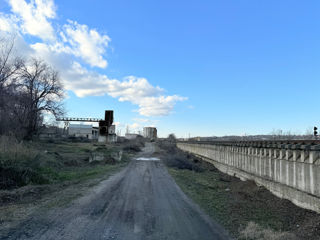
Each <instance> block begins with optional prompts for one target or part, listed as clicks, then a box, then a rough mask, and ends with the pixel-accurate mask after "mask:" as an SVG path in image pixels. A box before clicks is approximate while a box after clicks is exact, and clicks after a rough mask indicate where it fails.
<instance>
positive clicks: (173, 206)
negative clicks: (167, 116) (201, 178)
mask: <svg viewBox="0 0 320 240" xmlns="http://www.w3.org/2000/svg"><path fill="white" fill-rule="evenodd" d="M153 151H154V146H153V145H152V144H147V145H146V148H145V149H144V151H143V154H141V155H140V156H138V157H137V158H136V159H134V160H132V162H130V164H129V165H128V167H127V168H125V169H124V170H122V171H121V172H119V173H117V174H115V175H114V176H112V177H110V178H109V179H107V180H105V181H102V182H101V183H100V184H99V185H97V186H95V187H93V188H92V189H91V190H90V191H89V192H88V193H86V195H85V196H83V197H81V198H79V199H76V200H74V201H73V202H72V203H70V204H68V206H65V207H60V208H55V209H51V210H48V211H45V212H42V213H38V214H36V215H34V216H33V217H31V218H30V219H28V220H27V221H24V222H23V223H22V224H20V226H19V227H18V228H16V229H12V230H11V231H10V232H9V233H6V234H5V235H1V234H0V238H1V239H43V240H45V239H55V240H56V239H117V240H136V239H137V240H138V239H139V240H149V239H154V240H157V239H159V240H162V239H166V240H170V239H172V240H173V239H174V240H179V239H181V240H191V239H194V240H207V239H208V240H209V239H210V240H213V239H222V240H223V239H229V237H228V236H227V234H226V233H225V232H224V230H223V229H222V228H221V227H220V226H219V225H217V224H216V223H214V222H212V220H210V219H209V218H208V217H207V215H205V214H204V213H203V212H202V211H201V210H200V209H199V208H198V207H197V206H196V205H195V204H194V203H192V202H191V200H190V199H189V198H187V197H186V196H185V194H184V193H183V192H182V191H181V190H180V188H179V187H178V186H177V185H176V183H175V182H174V180H173V179H172V178H171V176H170V175H169V174H168V172H167V170H166V168H165V167H164V165H163V163H162V162H161V160H159V159H157V158H152V153H153Z"/></svg>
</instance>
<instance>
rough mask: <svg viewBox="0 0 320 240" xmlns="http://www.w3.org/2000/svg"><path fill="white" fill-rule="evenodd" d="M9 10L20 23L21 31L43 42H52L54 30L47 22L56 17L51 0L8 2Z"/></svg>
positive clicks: (15, 0) (12, 0) (13, 0)
mask: <svg viewBox="0 0 320 240" xmlns="http://www.w3.org/2000/svg"><path fill="white" fill-rule="evenodd" d="M9 4H10V5H11V10H12V12H13V13H14V14H15V16H16V17H17V18H18V20H19V21H20V22H21V30H22V31H23V32H24V33H28V34H30V35H33V36H37V37H39V38H41V39H44V40H54V39H55V33H54V29H53V27H52V25H51V23H50V22H49V19H53V18H55V16H56V13H55V10H56V7H55V5H54V1H53V0H32V1H31V2H30V3H27V2H26V1H24V0H9Z"/></svg>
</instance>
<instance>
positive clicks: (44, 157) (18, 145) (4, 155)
mask: <svg viewBox="0 0 320 240" xmlns="http://www.w3.org/2000/svg"><path fill="white" fill-rule="evenodd" d="M120 152H121V154H120ZM120 155H121V156H122V158H121V160H120V158H119V156H120ZM128 159H129V154H128V153H126V152H123V150H122V148H121V147H120V146H114V145H97V146H96V145H95V144H93V143H82V142H67V141H59V142H57V141H56V142H50V141H49V142H48V141H35V142H19V141H17V140H16V139H14V138H12V137H6V136H0V189H11V188H16V187H21V186H25V185H28V184H48V183H57V182H63V181H73V180H80V181H81V180H83V179H89V178H92V177H95V176H97V175H99V174H103V173H105V172H106V171H109V170H112V169H117V168H118V167H119V166H121V165H123V164H125V163H126V161H127V160H128ZM118 165H119V166H118Z"/></svg>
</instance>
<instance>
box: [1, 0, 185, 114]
mask: <svg viewBox="0 0 320 240" xmlns="http://www.w3.org/2000/svg"><path fill="white" fill-rule="evenodd" d="M8 4H9V6H10V7H11V13H1V12H0V34H1V35H2V36H5V35H10V34H11V35H12V34H14V35H15V42H16V48H17V50H18V51H19V52H20V53H23V54H25V55H31V56H34V57H38V58H41V59H44V60H45V61H47V62H48V63H49V64H51V65H52V66H53V67H54V68H55V69H56V70H58V71H59V72H60V75H61V78H62V80H63V83H64V86H65V88H66V89H67V90H70V91H73V92H74V93H75V94H76V95H77V96H78V97H87V96H102V95H106V94H107V95H109V96H111V97H113V98H117V99H118V100H119V101H120V102H123V101H128V102H131V103H133V104H135V105H137V106H138V109H137V112H138V113H139V114H140V115H143V116H147V117H149V116H166V115H168V114H170V113H171V112H172V111H173V109H174V106H175V104H176V103H177V102H179V101H185V100H187V98H186V97H182V96H179V95H165V94H164V89H162V88H160V87H159V86H152V85H151V84H150V83H149V82H148V80H147V79H145V78H141V77H135V76H127V77H124V78H123V79H122V80H118V79H111V78H109V77H108V76H107V75H105V74H100V73H97V72H95V71H94V70H93V68H101V69H106V68H107V66H108V61H107V60H106V58H105V53H106V50H107V48H108V46H109V43H110V41H111V38H110V37H109V36H108V35H106V34H101V33H99V32H98V31H97V30H96V29H91V28H89V27H88V26H87V25H85V24H80V23H78V22H76V21H73V20H68V21H67V22H66V23H65V24H63V25H62V26H61V25H59V24H58V23H57V22H55V18H56V11H57V7H56V5H55V3H54V0H31V1H29V2H27V1H25V0H8ZM30 36H31V37H33V42H32V43H28V42H27V41H26V40H25V37H30Z"/></svg>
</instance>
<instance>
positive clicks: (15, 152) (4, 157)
mask: <svg viewBox="0 0 320 240" xmlns="http://www.w3.org/2000/svg"><path fill="white" fill-rule="evenodd" d="M38 154H39V151H37V150H35V149H34V148H32V147H30V146H28V145H26V144H24V143H23V142H19V141H18V140H17V139H15V138H13V137H10V136H0V167H8V166H15V165H17V164H20V163H21V162H25V163H26V162H28V161H30V160H33V159H35V158H36V156H37V155H38Z"/></svg>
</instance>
